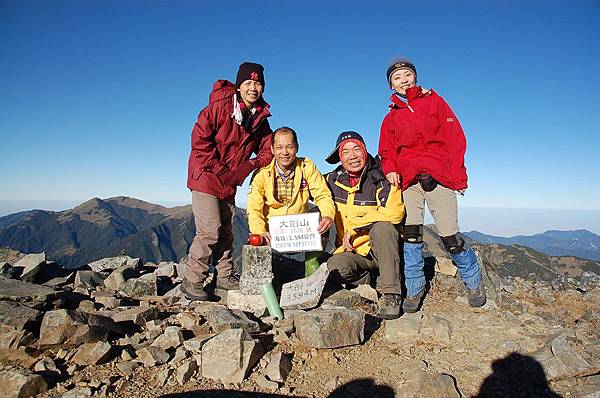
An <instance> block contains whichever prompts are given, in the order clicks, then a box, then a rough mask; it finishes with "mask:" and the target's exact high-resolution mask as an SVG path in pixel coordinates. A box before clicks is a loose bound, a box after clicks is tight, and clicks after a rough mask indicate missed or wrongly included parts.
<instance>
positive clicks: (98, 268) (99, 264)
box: [88, 256, 140, 272]
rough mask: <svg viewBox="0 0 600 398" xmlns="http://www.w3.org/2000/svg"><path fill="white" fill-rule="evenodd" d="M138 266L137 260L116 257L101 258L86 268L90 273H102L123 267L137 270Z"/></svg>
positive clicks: (127, 257) (138, 260) (138, 261)
mask: <svg viewBox="0 0 600 398" xmlns="http://www.w3.org/2000/svg"><path fill="white" fill-rule="evenodd" d="M139 264H140V259H139V258H131V257H129V256H116V257H108V258H103V259H101V260H98V261H94V262H92V263H89V264H88V266H89V267H90V269H91V270H92V271H95V272H102V271H112V270H115V269H117V268H119V267H121V266H123V265H128V266H131V267H133V268H137V267H138V266H139Z"/></svg>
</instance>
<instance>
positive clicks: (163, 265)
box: [154, 261, 177, 278]
mask: <svg viewBox="0 0 600 398" xmlns="http://www.w3.org/2000/svg"><path fill="white" fill-rule="evenodd" d="M154 273H156V276H158V277H160V276H164V277H167V278H175V277H177V271H176V270H175V263H174V262H172V261H163V262H160V263H159V264H158V268H157V269H156V270H155V271H154Z"/></svg>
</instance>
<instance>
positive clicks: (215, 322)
mask: <svg viewBox="0 0 600 398" xmlns="http://www.w3.org/2000/svg"><path fill="white" fill-rule="evenodd" d="M204 315H205V316H206V321H207V322H208V325H209V326H210V327H211V329H212V330H213V332H215V333H221V332H223V331H226V330H229V329H244V330H245V331H246V332H248V333H257V332H259V331H260V327H259V325H258V323H257V322H255V321H251V320H250V319H248V317H247V316H246V314H244V313H243V312H242V311H239V310H234V311H232V310H230V309H228V308H227V307H225V306H222V305H214V306H211V307H209V308H208V310H207V311H206V312H205V314H204Z"/></svg>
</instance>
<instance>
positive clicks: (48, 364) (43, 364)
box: [33, 357, 60, 375]
mask: <svg viewBox="0 0 600 398" xmlns="http://www.w3.org/2000/svg"><path fill="white" fill-rule="evenodd" d="M33 370H34V371H36V372H50V373H55V374H57V375H60V370H58V368H57V367H56V364H55V363H54V361H53V360H52V358H48V357H45V358H42V359H41V360H39V361H38V362H37V363H36V364H35V366H34V367H33Z"/></svg>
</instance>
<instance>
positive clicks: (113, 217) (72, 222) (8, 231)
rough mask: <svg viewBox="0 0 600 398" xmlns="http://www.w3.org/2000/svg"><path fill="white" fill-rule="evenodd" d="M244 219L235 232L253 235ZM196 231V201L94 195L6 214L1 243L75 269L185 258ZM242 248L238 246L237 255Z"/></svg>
mask: <svg viewBox="0 0 600 398" xmlns="http://www.w3.org/2000/svg"><path fill="white" fill-rule="evenodd" d="M244 218H245V214H244V212H242V211H240V210H239V209H238V210H237V211H236V216H235V221H234V235H235V236H247V233H248V232H247V227H246V221H245V219H244ZM194 234H195V226H194V219H193V214H192V209H191V205H187V206H178V207H172V208H167V207H163V206H160V205H156V204H152V203H148V202H144V201H142V200H138V199H134V198H128V197H124V196H119V197H114V198H109V199H104V200H102V199H99V198H93V199H90V200H88V201H86V202H84V203H82V204H80V205H79V206H76V207H74V208H73V209H70V210H65V211H60V212H54V211H43V210H33V211H25V212H20V213H15V214H11V215H8V216H4V217H0V247H2V246H8V247H11V248H13V249H16V250H19V251H22V252H24V253H36V252H41V251H45V252H46V253H47V255H48V258H50V259H52V260H54V261H57V262H58V263H59V264H60V265H62V266H65V267H69V268H72V267H77V266H81V265H84V264H87V263H89V262H92V261H95V260H97V259H100V258H104V257H111V256H114V255H118V254H121V253H127V254H128V255H130V256H133V257H140V258H142V259H143V260H144V261H153V262H159V261H179V260H180V259H181V258H182V257H184V256H186V255H187V252H188V249H189V246H190V245H191V242H192V240H193V238H194ZM240 246H241V243H237V244H236V250H234V256H235V255H238V254H239V247H240Z"/></svg>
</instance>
